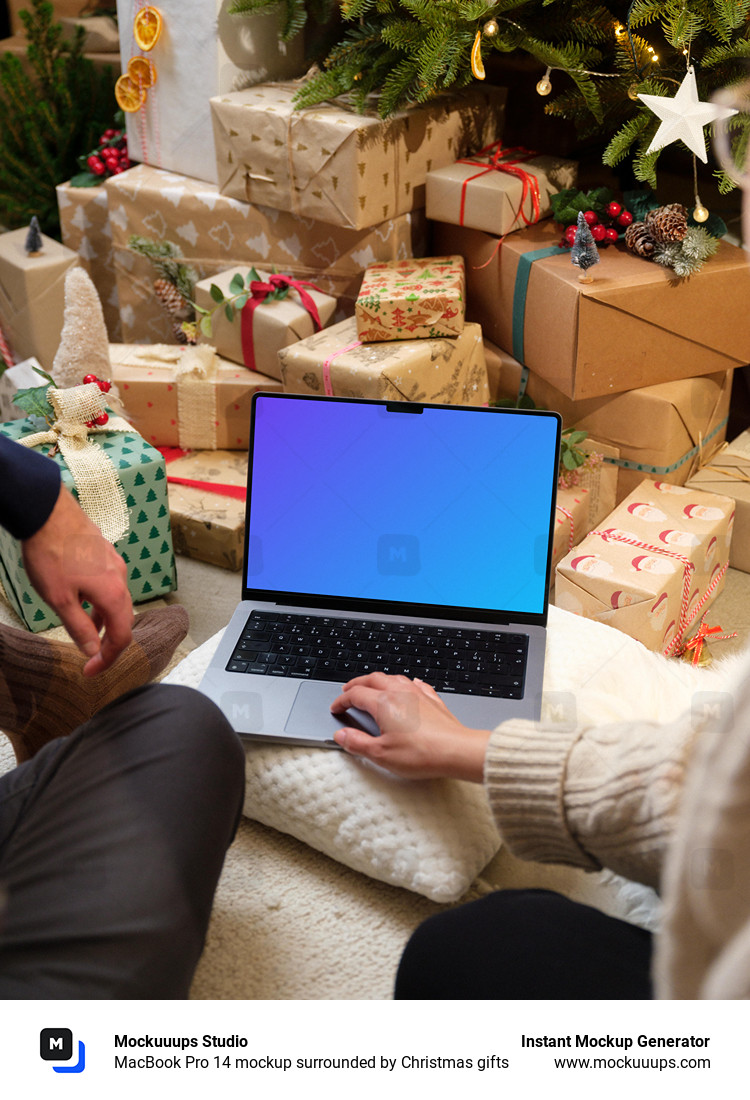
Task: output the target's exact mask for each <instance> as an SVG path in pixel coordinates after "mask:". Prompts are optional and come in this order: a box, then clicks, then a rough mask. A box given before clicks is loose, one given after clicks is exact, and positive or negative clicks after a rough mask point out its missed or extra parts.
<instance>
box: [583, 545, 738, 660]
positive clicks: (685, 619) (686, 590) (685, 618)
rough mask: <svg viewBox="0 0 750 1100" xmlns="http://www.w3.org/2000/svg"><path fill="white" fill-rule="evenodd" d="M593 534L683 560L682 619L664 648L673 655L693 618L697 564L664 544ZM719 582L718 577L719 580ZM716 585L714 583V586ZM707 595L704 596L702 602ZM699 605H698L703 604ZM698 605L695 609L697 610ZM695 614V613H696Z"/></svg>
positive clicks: (666, 652) (668, 654)
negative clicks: (692, 593)
mask: <svg viewBox="0 0 750 1100" xmlns="http://www.w3.org/2000/svg"><path fill="white" fill-rule="evenodd" d="M590 533H591V534H592V535H599V537H600V538H603V539H604V541H605V542H624V543H625V544H626V545H627V546H635V547H636V548H637V549H638V550H649V551H650V552H651V553H653V554H664V555H665V556H666V557H668V558H674V559H675V560H676V561H679V562H682V567H683V574H682V575H683V582H682V606H681V608H680V620H679V623H678V624H677V633H676V634H675V636H674V638H673V639H672V641H671V642H670V643H669V645H668V646H667V648H666V649H665V650H664V656H665V657H671V655H672V650H673V649H675V648H676V647H677V646H678V645H680V643H681V642H682V639H683V637H684V635H685V631H686V629H687V627H688V625H689V623H690V622H691V621H692V619H693V615H688V604H689V602H690V579H691V577H692V575H693V572H694V571H695V566H694V565H693V563H692V562H691V560H690V558H686V557H685V555H684V554H676V553H675V552H674V550H666V549H665V548H664V547H663V546H651V545H650V543H648V542H640V541H639V540H638V539H629V538H627V537H626V536H625V535H616V534H613V533H611V532H607V531H591V532H590ZM716 583H717V584H718V579H717V582H716ZM715 587H716V586H715V585H714V588H715ZM706 598H707V596H704V597H703V600H701V604H702V603H703V602H704V600H705V599H706ZM701 604H699V605H698V607H700V606H701ZM698 607H696V609H695V611H696V612H697V610H698ZM694 614H695V613H694Z"/></svg>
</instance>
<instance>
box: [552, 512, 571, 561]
mask: <svg viewBox="0 0 750 1100" xmlns="http://www.w3.org/2000/svg"><path fill="white" fill-rule="evenodd" d="M555 508H556V509H557V511H558V512H562V514H563V515H564V516H567V517H568V520H569V522H570V534H569V537H568V550H572V549H573V538H574V532H573V528H574V523H573V513H572V512H569V511H568V509H567V508H563V506H562V504H556V505H555Z"/></svg>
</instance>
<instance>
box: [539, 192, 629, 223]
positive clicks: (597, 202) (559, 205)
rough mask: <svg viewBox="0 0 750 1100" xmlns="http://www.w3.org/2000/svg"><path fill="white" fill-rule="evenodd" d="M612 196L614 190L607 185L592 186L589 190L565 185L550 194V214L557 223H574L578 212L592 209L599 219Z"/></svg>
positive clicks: (604, 213)
mask: <svg viewBox="0 0 750 1100" xmlns="http://www.w3.org/2000/svg"><path fill="white" fill-rule="evenodd" d="M614 197H615V196H614V192H613V191H610V189H609V188H608V187H594V188H592V189H591V190H590V191H579V190H578V189H577V188H575V187H566V188H565V189H564V190H563V191H558V193H557V194H556V195H551V196H550V205H551V206H552V216H553V218H554V219H555V221H556V222H557V223H558V224H559V225H576V224H577V222H578V214H579V213H582V214H585V213H586V211H587V210H593V211H594V212H595V213H596V214H597V215H598V217H599V219H600V220H601V219H603V218H604V217H605V215H606V213H607V206H608V204H609V203H610V202H612V200H613V199H614Z"/></svg>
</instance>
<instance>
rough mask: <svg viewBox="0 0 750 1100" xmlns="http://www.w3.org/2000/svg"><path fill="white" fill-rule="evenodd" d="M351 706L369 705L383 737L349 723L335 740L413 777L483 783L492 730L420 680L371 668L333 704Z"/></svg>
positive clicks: (339, 709)
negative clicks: (476, 725) (470, 721)
mask: <svg viewBox="0 0 750 1100" xmlns="http://www.w3.org/2000/svg"><path fill="white" fill-rule="evenodd" d="M350 707H355V708H356V709H358V710H363V711H367V713H368V714H371V715H372V717H373V718H374V719H375V721H376V722H377V724H378V727H379V728H380V731H381V733H380V737H372V736H370V734H368V733H364V732H362V730H358V729H352V728H351V727H348V726H344V727H342V729H340V730H338V731H337V732H336V733H335V734H334V740H335V741H336V743H337V744H338V745H340V746H341V747H342V748H343V749H346V751H347V752H349V753H352V754H353V755H354V756H364V757H366V758H367V759H368V760H372V761H373V763H375V764H380V765H381V767H383V768H387V769H388V771H392V772H395V774H396V775H401V776H405V777H407V778H411V779H435V778H438V777H441V776H446V777H452V778H454V779H470V780H473V781H474V782H475V783H481V782H482V779H483V774H484V754H485V751H486V749H487V742H488V741H489V737H490V734H489V731H488V730H473V729H469V728H468V727H467V726H464V725H462V724H461V723H460V722H459V721H458V719H457V718H455V717H454V716H453V715H452V714H451V712H450V711H449V710H448V708H447V707H446V705H445V703H444V702H443V701H442V699H441V698H440V696H439V695H438V694H437V692H436V691H435V690H434V689H433V688H431V687H430V686H429V685H428V684H425V683H423V682H422V681H421V680H409V679H408V678H407V677H406V676H388V675H386V674H385V673H384V672H372V673H370V675H369V676H358V677H356V678H355V679H354V680H350V681H349V683H348V684H345V685H344V688H343V691H342V693H341V695H340V696H339V697H338V699H336V700H335V701H334V702H333V703H332V704H331V711H332V712H333V713H334V714H342V713H343V712H344V711H346V710H348V709H349V708H350Z"/></svg>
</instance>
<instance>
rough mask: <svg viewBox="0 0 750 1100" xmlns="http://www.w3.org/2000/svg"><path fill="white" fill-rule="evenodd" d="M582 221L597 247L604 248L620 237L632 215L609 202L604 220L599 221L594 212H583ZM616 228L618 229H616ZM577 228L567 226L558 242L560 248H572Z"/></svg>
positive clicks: (630, 221)
mask: <svg viewBox="0 0 750 1100" xmlns="http://www.w3.org/2000/svg"><path fill="white" fill-rule="evenodd" d="M583 217H584V220H585V221H586V223H587V225H588V226H589V227H590V229H591V236H592V237H593V238H594V240H595V241H596V243H597V244H598V245H601V246H602V247H603V248H606V247H607V246H608V245H610V244H614V242H615V241H616V240H618V238H619V236H620V232H621V230H623V229H626V228H627V227H628V226H629V225H631V224H632V222H633V215H632V214H631V213H630V211H629V210H624V209H623V207H622V205H621V204H620V203H619V202H614V201H613V202H610V203H609V204H608V205H607V210H606V215H605V218H604V219H602V220H600V218H599V215H598V214H597V213H596V211H595V210H585V211H584V214H583ZM618 226H619V227H620V228H618ZM576 229H577V226H575V225H569V226H567V228H566V229H565V232H564V233H563V238H562V240H561V241H560V247H561V248H564V247H565V246H566V245H567V246H569V247H571V248H572V247H573V244H574V242H575V237H576Z"/></svg>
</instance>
